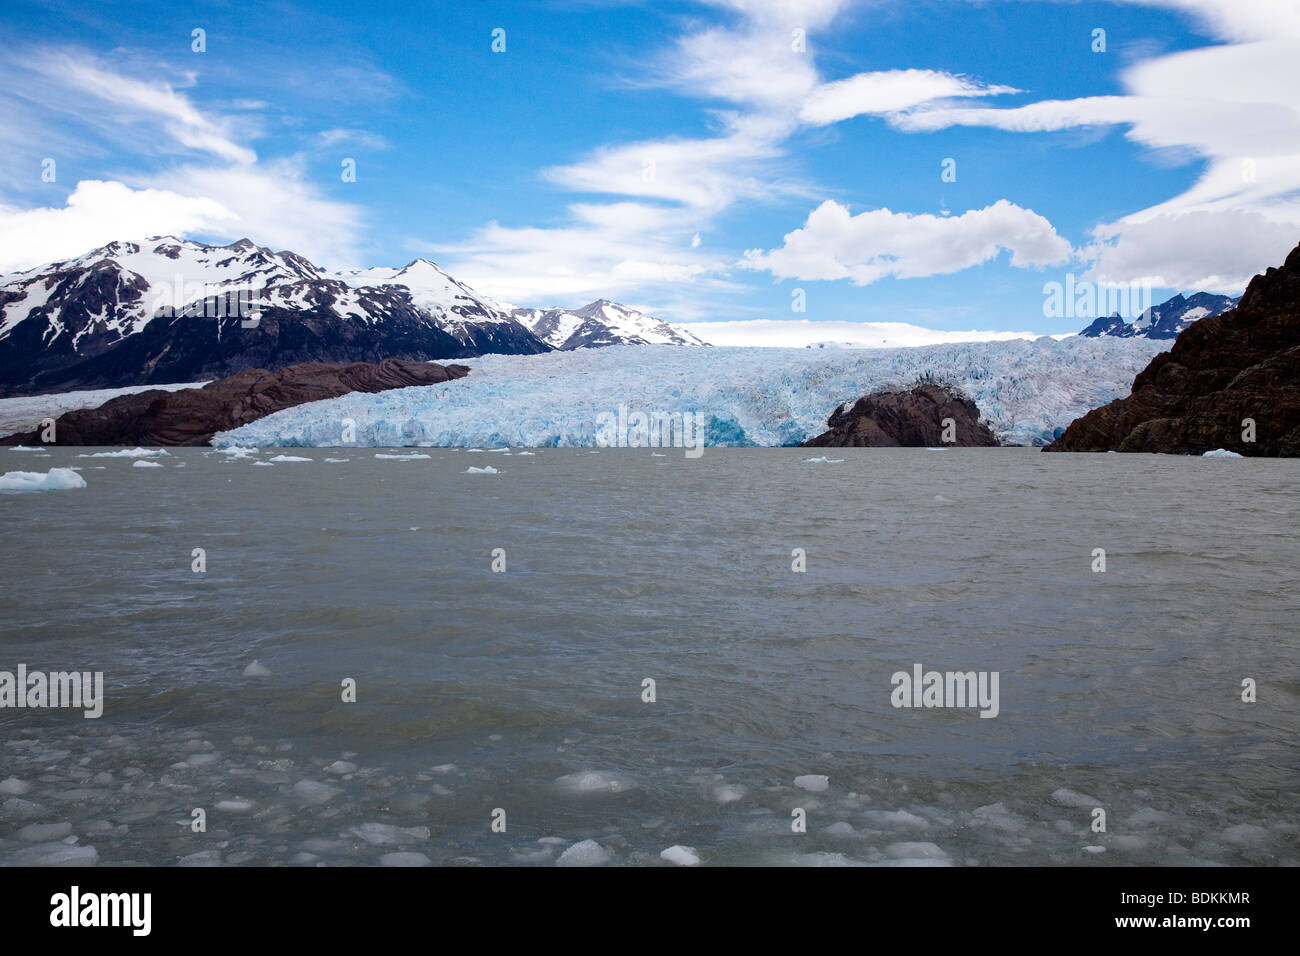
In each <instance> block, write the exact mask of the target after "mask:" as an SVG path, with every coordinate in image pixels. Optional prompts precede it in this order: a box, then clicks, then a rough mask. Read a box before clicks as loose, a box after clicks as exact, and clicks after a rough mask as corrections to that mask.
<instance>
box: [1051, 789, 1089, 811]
mask: <svg viewBox="0 0 1300 956" xmlns="http://www.w3.org/2000/svg"><path fill="white" fill-rule="evenodd" d="M1052 801H1053V802H1054V803H1058V804H1060V805H1061V806H1063V807H1086V808H1092V807H1099V806H1101V801H1100V800H1098V799H1097V798H1096V797H1090V796H1088V794H1086V793H1079V792H1077V791H1075V790H1069V789H1067V788H1065V787H1061V789H1059V790H1054V791H1052Z"/></svg>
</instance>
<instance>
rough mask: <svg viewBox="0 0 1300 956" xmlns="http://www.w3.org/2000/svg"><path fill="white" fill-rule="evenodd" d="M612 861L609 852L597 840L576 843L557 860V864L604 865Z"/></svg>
mask: <svg viewBox="0 0 1300 956" xmlns="http://www.w3.org/2000/svg"><path fill="white" fill-rule="evenodd" d="M609 861H610V855H609V852H608V851H607V850H606V849H605V848H604V847H603V846H601V845H600V844H599V843H597V842H596V841H595V840H583V841H582V842H581V843H575V844H573V846H571V847H569V848H568V849H567V850H565V851H564V852H563V853H561V854H560V858H559V859H558V860H556V861H555V865H556V866H602V865H603V864H605V863H608V862H609Z"/></svg>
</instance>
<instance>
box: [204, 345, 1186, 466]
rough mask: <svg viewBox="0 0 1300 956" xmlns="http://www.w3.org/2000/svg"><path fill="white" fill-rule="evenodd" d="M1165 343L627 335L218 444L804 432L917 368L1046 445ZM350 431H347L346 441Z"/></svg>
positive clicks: (282, 418)
mask: <svg viewBox="0 0 1300 956" xmlns="http://www.w3.org/2000/svg"><path fill="white" fill-rule="evenodd" d="M1171 344H1172V343H1171V342H1168V341H1161V340H1151V339H1144V338H1131V339H1119V338H1109V337H1103V338H1083V337H1079V336H1072V337H1070V338H1065V339H1060V340H1057V339H1053V338H1051V337H1049V336H1043V337H1040V338H1037V339H1020V340H1013V341H1003V342H965V343H946V344H939V345H928V346H917V347H910V348H893V349H873V350H861V351H859V350H852V351H850V350H843V351H841V350H834V351H831V350H823V349H816V350H814V349H774V348H762V347H751V348H742V347H720V346H715V347H709V348H695V349H683V348H679V347H676V346H671V345H622V346H611V347H608V348H602V349H579V350H575V351H568V352H548V353H544V354H540V355H484V356H481V357H479V358H473V359H466V360H463V361H464V364H466V365H469V366H470V369H471V371H470V374H469V376H468V377H467V378H462V379H458V380H456V381H452V382H444V383H440V384H438V385H428V386H415V387H411V388H401V389H393V390H391V391H386V392H380V393H378V394H363V393H358V392H354V393H352V394H349V395H344V396H342V397H340V398H334V399H328V400H325V401H320V402H311V403H309V404H305V405H299V406H296V407H294V408H289V409H285V410H284V411H281V412H277V413H275V414H273V415H268V416H267V417H266V418H263V419H260V420H258V421H256V422H252V423H250V424H248V425H244V426H242V427H241V428H237V429H234V430H232V431H228V432H220V433H218V434H217V435H216V436H215V437H214V438H213V440H212V443H213V444H214V445H216V446H218V447H222V446H228V445H243V446H254V447H265V446H270V447H337V446H352V445H358V446H367V447H377V448H390V447H401V446H435V447H453V448H470V447H480V448H481V447H502V446H509V447H532V448H539V447H595V446H597V445H600V444H602V442H601V441H600V440H598V438H599V437H600V436H599V435H598V423H599V422H600V421H601V419H602V418H607V417H608V416H611V415H613V414H616V413H617V412H618V411H619V410H620V408H624V409H631V410H632V411H641V412H644V413H646V414H650V415H654V414H664V415H677V414H683V415H685V414H691V413H698V414H700V415H702V416H703V420H704V422H705V423H706V424H705V442H704V443H705V445H708V446H752V445H758V446H782V445H797V444H799V443H800V442H802V441H804V440H806V439H808V438H811V437H813V436H815V435H819V434H821V433H822V432H823V431H825V430H826V425H825V423H826V418H827V417H828V416H829V415H830V414H831V412H832V411H833V410H834V409H835V407H836V406H837V405H839V404H840V403H842V402H849V403H851V402H853V401H855V400H856V399H858V398H860V397H861V396H863V395H865V394H867V393H868V392H871V391H874V390H876V389H878V388H883V387H900V386H901V387H907V386H910V385H913V384H915V383H916V382H917V381H918V380H921V379H922V378H923V377H928V378H930V379H932V380H938V381H941V382H945V383H948V384H952V385H955V386H957V387H958V388H960V389H961V390H962V391H963V392H965V393H966V394H967V395H969V396H970V397H971V398H972V399H973V400H974V402H975V404H976V406H977V407H978V408H979V410H980V413H981V415H982V416H983V417H984V418H985V419H986V420H987V421H988V422H989V424H990V427H991V428H992V429H993V431H994V433H995V434H996V435H997V436H998V437H999V438H1000V439H1001V440H1003V441H1004V442H1007V443H1010V444H1017V445H1043V444H1046V443H1047V442H1050V441H1052V440H1053V438H1055V437H1057V436H1058V435H1059V434H1060V433H1061V431H1062V430H1064V428H1065V427H1066V426H1067V425H1069V424H1070V422H1072V421H1074V419H1076V418H1078V417H1079V416H1081V415H1083V414H1084V413H1085V412H1088V411H1090V410H1091V409H1093V408H1096V407H1097V406H1099V405H1104V404H1106V403H1107V402H1110V401H1112V400H1114V399H1116V398H1120V397H1123V396H1125V395H1127V394H1128V393H1129V390H1130V386H1131V385H1132V382H1133V377H1134V376H1135V375H1136V374H1137V373H1138V372H1140V371H1142V369H1144V368H1145V367H1146V366H1147V364H1148V363H1149V362H1150V361H1151V359H1152V358H1153V357H1154V356H1155V355H1156V354H1157V353H1159V352H1162V351H1164V350H1166V349H1167V348H1169V346H1170V345H1171ZM345 436H346V437H348V438H354V439H355V440H353V441H344V438H345Z"/></svg>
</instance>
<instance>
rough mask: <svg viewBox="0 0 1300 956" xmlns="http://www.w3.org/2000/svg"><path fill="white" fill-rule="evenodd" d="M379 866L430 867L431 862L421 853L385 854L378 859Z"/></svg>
mask: <svg viewBox="0 0 1300 956" xmlns="http://www.w3.org/2000/svg"><path fill="white" fill-rule="evenodd" d="M379 863H380V865H381V866H430V865H432V864H433V861H432V860H430V859H429V858H428V857H427V856H425V855H424V854H423V853H411V852H409V851H408V852H401V853H385V854H384V855H383V856H381V857H380V858H379Z"/></svg>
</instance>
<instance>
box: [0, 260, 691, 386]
mask: <svg viewBox="0 0 1300 956" xmlns="http://www.w3.org/2000/svg"><path fill="white" fill-rule="evenodd" d="M548 316H549V317H550V319H549V320H547V319H546V318H545V317H548ZM521 317H526V318H528V319H529V322H530V323H531V324H532V325H538V326H539V327H541V328H544V329H545V330H546V331H545V332H544V333H542V334H536V333H534V331H533V329H532V328H531V327H530V325H526V324H524V323H523V322H521V321H520V318H521ZM561 327H564V328H567V329H568V330H569V331H568V332H567V333H566V334H564V335H559V336H558V345H553V344H551V343H550V341H549V340H548V339H550V338H555V337H556V336H557V333H558V330H559V329H560V328H561ZM544 337H545V338H544ZM658 342H678V343H679V344H703V343H701V342H700V341H699V340H698V339H697V338H695V337H694V336H693V335H690V334H689V333H684V332H681V331H680V330H677V329H674V328H673V327H672V326H670V325H668V323H666V322H661V321H659V320H658V319H654V318H651V317H650V316H646V315H643V314H642V313H640V312H637V311H635V310H633V309H629V308H627V307H625V306H621V305H618V304H616V303H613V302H608V301H606V300H601V301H599V302H593V303H592V304H591V305H589V306H586V307H585V308H583V309H579V310H578V311H577V312H572V313H570V312H563V311H562V310H558V309H551V310H548V311H545V312H543V311H541V310H527V309H515V308H514V307H512V306H508V305H503V304H502V303H499V302H496V301H494V300H493V299H490V298H488V297H486V296H483V295H480V294H478V293H476V292H475V291H474V290H473V289H471V288H470V287H469V286H467V285H465V284H464V283H462V282H458V281H457V280H456V279H453V278H452V277H451V276H449V275H448V274H447V273H445V272H443V271H442V270H441V269H439V268H438V266H436V265H435V264H434V263H432V262H429V261H428V260H425V259H416V260H414V261H413V262H410V263H408V264H407V265H405V266H403V267H402V268H400V269H383V268H376V269H366V270H360V271H352V272H341V273H332V272H328V271H326V270H324V269H322V268H321V267H319V266H317V265H315V264H314V263H312V262H310V261H308V260H307V259H304V258H303V257H302V256H299V255H297V254H295V253H293V252H273V251H272V250H270V249H266V248H263V247H261V246H258V245H255V244H254V243H252V242H251V241H249V240H248V239H241V240H240V241H238V242H235V243H231V244H230V245H226V246H211V245H204V244H203V243H198V242H192V241H189V240H180V239H175V238H173V237H170V236H165V237H160V238H153V239H149V240H146V241H144V242H112V243H109V244H108V245H106V246H102V247H100V248H98V249H94V250H92V251H90V252H88V253H86V254H85V255H82V256H78V257H77V258H75V259H67V260H63V261H61V262H54V263H51V264H49V265H46V266H41V267H38V268H35V269H30V270H28V271H26V272H20V273H17V274H15V275H10V276H6V277H4V278H3V279H0V394H4V395H20V394H33V393H40V392H52V391H61V390H69V389H88V388H120V387H124V386H134V385H160V384H168V383H173V382H192V381H202V380H205V379H214V378H225V377H228V376H231V375H234V374H235V373H237V372H240V371H243V370H244V369H249V368H262V369H268V370H275V369H279V368H283V367H285V366H287V365H293V364H297V363H301V362H357V361H367V362H377V361H380V360H381V359H384V358H403V359H412V360H417V361H429V360H434V359H449V358H469V357H473V356H478V355H485V354H489V353H500V354H510V355H517V354H536V353H541V352H549V351H551V350H552V349H553V348H556V347H562V348H566V349H570V348H582V347H587V346H594V345H608V344H614V343H634V344H641V343H658Z"/></svg>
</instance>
